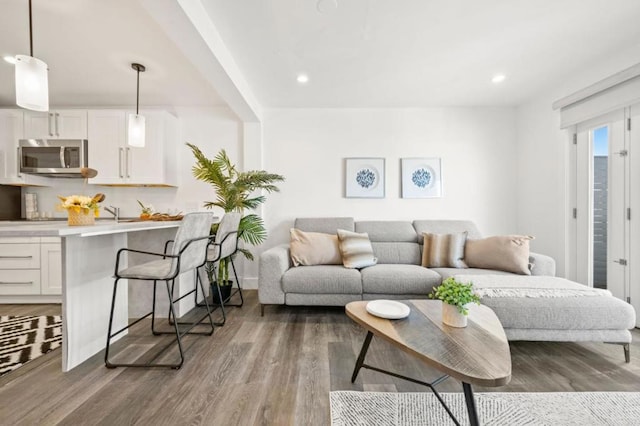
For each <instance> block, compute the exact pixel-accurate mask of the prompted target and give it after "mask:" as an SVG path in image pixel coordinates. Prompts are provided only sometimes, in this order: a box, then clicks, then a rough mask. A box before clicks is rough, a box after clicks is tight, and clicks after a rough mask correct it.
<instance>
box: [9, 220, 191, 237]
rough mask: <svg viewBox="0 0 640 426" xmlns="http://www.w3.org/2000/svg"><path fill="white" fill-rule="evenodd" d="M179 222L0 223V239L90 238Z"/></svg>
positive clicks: (179, 222)
mask: <svg viewBox="0 0 640 426" xmlns="http://www.w3.org/2000/svg"><path fill="white" fill-rule="evenodd" d="M181 223H182V222H181V221H162V222H160V221H158V222H156V221H143V222H119V223H116V222H115V221H114V220H108V219H103V220H100V219H99V220H96V224H95V225H91V226H69V225H68V224H67V222H66V221H42V222H38V221H33V222H30V221H17V222H12V221H5V222H3V221H0V237H73V236H78V237H92V236H96V235H107V234H119V233H123V232H136V231H149V230H152V229H162V228H177V227H179V226H180V224H181Z"/></svg>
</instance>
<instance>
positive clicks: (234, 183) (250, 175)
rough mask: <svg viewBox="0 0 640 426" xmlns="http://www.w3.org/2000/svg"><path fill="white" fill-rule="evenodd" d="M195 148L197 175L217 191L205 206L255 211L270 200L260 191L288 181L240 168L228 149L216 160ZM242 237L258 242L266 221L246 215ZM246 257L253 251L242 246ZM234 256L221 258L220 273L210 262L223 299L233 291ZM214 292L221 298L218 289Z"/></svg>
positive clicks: (213, 281) (263, 235)
mask: <svg viewBox="0 0 640 426" xmlns="http://www.w3.org/2000/svg"><path fill="white" fill-rule="evenodd" d="M187 146H188V147H189V148H191V151H192V152H193V155H194V157H195V158H196V164H195V165H194V166H193V169H192V171H193V176H194V177H195V178H196V179H198V180H201V181H203V182H207V183H209V184H211V185H212V186H213V188H214V189H215V192H216V199H215V201H205V203H204V207H206V208H208V209H210V208H213V207H218V208H221V209H222V210H224V212H225V213H228V212H240V213H243V212H244V211H245V210H253V209H255V208H257V207H258V206H260V205H261V204H262V203H264V202H265V201H266V199H267V198H266V196H265V195H263V194H260V193H256V191H261V190H264V191H266V192H268V193H271V192H277V191H279V189H278V187H277V186H275V185H274V183H275V182H282V181H284V177H283V176H281V175H278V174H274V173H269V172H267V171H264V170H249V171H246V172H241V171H238V169H237V168H236V166H235V165H234V164H233V163H232V162H231V160H230V159H229V156H228V155H227V153H226V152H225V150H224V149H222V150H220V151H219V152H218V153H217V154H216V156H215V157H214V158H213V159H209V158H207V156H205V155H204V154H203V153H202V151H201V150H200V148H198V147H197V146H195V145H193V144H190V143H187ZM216 230H217V224H214V225H213V226H212V229H211V232H212V233H215V231H216ZM238 236H239V238H240V239H241V240H242V241H244V242H246V243H248V244H251V245H254V246H256V245H258V244H261V243H262V242H264V241H265V240H266V239H267V230H266V229H265V227H264V221H263V220H262V218H261V217H260V216H258V215H257V214H254V213H250V214H247V215H244V216H243V217H242V219H241V220H240V226H239V229H238ZM238 251H240V252H241V253H242V254H243V255H244V257H245V258H247V259H248V260H253V259H254V257H253V254H252V253H251V252H250V251H249V250H247V249H246V248H243V247H240V248H238ZM229 263H230V259H229V258H226V259H221V260H220V264H219V268H218V276H217V277H214V276H213V265H207V272H208V275H209V281H210V283H211V285H218V286H220V290H221V293H222V294H223V296H222V299H223V300H226V299H227V298H228V297H229V294H230V293H231V286H232V285H233V281H231V280H230V279H229ZM213 294H214V295H215V296H216V297H217V291H214V292H213Z"/></svg>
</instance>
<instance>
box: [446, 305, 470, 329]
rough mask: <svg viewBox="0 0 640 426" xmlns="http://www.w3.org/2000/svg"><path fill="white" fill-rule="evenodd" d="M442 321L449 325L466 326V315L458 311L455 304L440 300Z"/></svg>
mask: <svg viewBox="0 0 640 426" xmlns="http://www.w3.org/2000/svg"><path fill="white" fill-rule="evenodd" d="M442 322H443V323H445V324H446V325H449V326H451V327H459V328H462V327H466V326H467V316H466V315H462V314H461V313H460V312H459V311H458V307H457V306H453V305H449V304H447V303H444V302H442Z"/></svg>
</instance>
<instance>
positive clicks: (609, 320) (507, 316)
mask: <svg viewBox="0 0 640 426" xmlns="http://www.w3.org/2000/svg"><path fill="white" fill-rule="evenodd" d="M481 303H482V304H483V305H486V306H488V307H490V308H491V309H493V311H494V312H495V313H496V315H497V316H498V318H500V322H501V323H502V326H503V327H504V328H523V329H529V328H533V329H541V330H625V329H631V328H633V327H634V326H635V312H634V311H633V307H632V306H631V305H629V304H628V303H625V302H623V301H622V300H620V299H616V298H615V297H613V296H608V297H606V296H591V297H590V296H585V297H555V298H549V297H537V298H536V297H492V298H489V297H483V298H482V300H481Z"/></svg>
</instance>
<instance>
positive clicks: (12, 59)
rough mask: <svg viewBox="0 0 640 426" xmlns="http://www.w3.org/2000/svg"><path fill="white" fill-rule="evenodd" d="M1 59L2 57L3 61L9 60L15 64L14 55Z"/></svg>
mask: <svg viewBox="0 0 640 426" xmlns="http://www.w3.org/2000/svg"><path fill="white" fill-rule="evenodd" d="M2 59H4V60H5V61H7V62H9V63H10V64H12V65H15V64H16V57H15V56H8V55H7V56H4V57H3V58H2Z"/></svg>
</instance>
